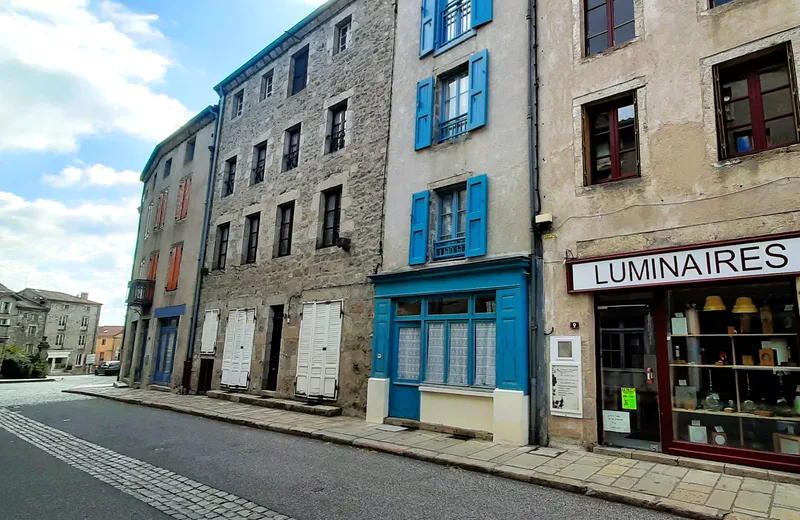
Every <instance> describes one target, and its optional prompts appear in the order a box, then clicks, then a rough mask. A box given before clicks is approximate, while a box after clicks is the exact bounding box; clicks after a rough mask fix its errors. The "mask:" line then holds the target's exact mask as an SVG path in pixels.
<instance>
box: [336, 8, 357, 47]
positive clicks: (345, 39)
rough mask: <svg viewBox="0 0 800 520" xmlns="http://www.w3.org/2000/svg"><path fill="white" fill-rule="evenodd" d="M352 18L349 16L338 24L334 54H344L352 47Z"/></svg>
mask: <svg viewBox="0 0 800 520" xmlns="http://www.w3.org/2000/svg"><path fill="white" fill-rule="evenodd" d="M352 20H353V19H352V17H350V16H348V17H347V18H345V19H344V20H342V21H341V22H339V23H338V24H336V38H335V41H334V42H333V53H334V54H339V53H340V52H344V51H346V50H347V48H348V47H350V39H351V38H352V36H351V32H350V27H351V25H352Z"/></svg>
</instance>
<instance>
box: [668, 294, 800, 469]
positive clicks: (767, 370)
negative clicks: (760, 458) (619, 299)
mask: <svg viewBox="0 0 800 520" xmlns="http://www.w3.org/2000/svg"><path fill="white" fill-rule="evenodd" d="M668 305H669V321H668V326H669V328H670V335H669V336H668V338H669V360H670V361H669V363H670V372H671V390H672V396H671V397H672V407H673V419H674V421H673V422H674V428H675V439H676V440H678V441H685V442H692V443H697V444H706V445H712V446H722V447H731V448H741V449H747V450H757V451H767V452H775V453H784V454H787V455H800V350H798V339H797V331H798V305H797V295H796V293H795V286H794V282H793V281H792V282H788V281H787V282H775V283H762V284H749V285H744V284H743V285H730V286H715V287H709V288H703V289H682V290H674V291H670V292H669V293H668Z"/></svg>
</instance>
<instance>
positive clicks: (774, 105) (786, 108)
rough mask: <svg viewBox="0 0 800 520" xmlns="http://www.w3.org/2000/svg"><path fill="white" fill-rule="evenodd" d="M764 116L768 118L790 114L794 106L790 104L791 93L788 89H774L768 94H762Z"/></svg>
mask: <svg viewBox="0 0 800 520" xmlns="http://www.w3.org/2000/svg"><path fill="white" fill-rule="evenodd" d="M762 99H763V100H764V117H765V118H767V119H768V118H770V117H775V116H781V115H784V114H791V113H792V110H794V107H793V105H792V94H791V92H790V91H789V89H788V88H787V89H783V90H776V91H775V92H770V93H769V94H764V96H763V98H762Z"/></svg>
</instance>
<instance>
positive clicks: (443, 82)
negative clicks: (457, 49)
mask: <svg viewBox="0 0 800 520" xmlns="http://www.w3.org/2000/svg"><path fill="white" fill-rule="evenodd" d="M464 80H466V81H464ZM452 81H455V85H456V95H455V98H454V100H456V102H457V109H458V110H461V109H462V108H463V112H459V113H458V114H457V115H456V116H454V117H451V118H447V119H445V110H446V109H447V106H448V105H447V86H448V85H449V84H450V82H452ZM436 82H437V84H438V86H439V93H438V96H437V98H438V103H439V107H438V110H437V111H436V117H437V125H436V130H437V132H436V134H437V141H438V142H440V143H442V142H444V141H447V140H448V139H453V138H455V137H458V136H459V135H462V134H465V133H467V131H468V130H467V126H468V118H469V64H468V63H465V64H463V65H460V66H458V67H455V68H453V69H451V70H449V71H447V72H446V73H444V74H442V75H441V76H439V77H438V78H436ZM462 82H465V83H466V88H467V91H466V94H467V95H466V97H467V101H466V106H465V107H461V98H462V96H463V94H464V93H463V92H461V87H462ZM445 129H448V130H450V131H451V132H452V133H448V134H447V135H444V130H445Z"/></svg>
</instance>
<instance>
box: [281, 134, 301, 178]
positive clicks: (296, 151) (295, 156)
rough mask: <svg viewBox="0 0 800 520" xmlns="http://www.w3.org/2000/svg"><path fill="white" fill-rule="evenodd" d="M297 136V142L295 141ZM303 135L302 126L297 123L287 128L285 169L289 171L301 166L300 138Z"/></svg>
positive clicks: (284, 156)
mask: <svg viewBox="0 0 800 520" xmlns="http://www.w3.org/2000/svg"><path fill="white" fill-rule="evenodd" d="M295 137H297V142H296V143H293V141H294V138H295ZM301 137H302V126H301V125H300V124H297V125H295V126H293V127H291V128H289V129H288V130H286V135H285V138H284V139H285V142H284V150H285V152H284V154H283V169H282V171H285V172H288V171H290V170H294V169H295V168H297V167H298V166H300V138H301Z"/></svg>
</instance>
